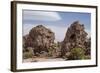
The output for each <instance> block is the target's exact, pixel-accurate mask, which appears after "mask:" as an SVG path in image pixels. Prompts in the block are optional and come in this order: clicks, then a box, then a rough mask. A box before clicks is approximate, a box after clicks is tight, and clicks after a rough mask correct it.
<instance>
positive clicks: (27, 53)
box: [23, 48, 33, 59]
mask: <svg viewBox="0 0 100 73" xmlns="http://www.w3.org/2000/svg"><path fill="white" fill-rule="evenodd" d="M27 49H28V51H26V52H23V59H28V58H32V56H33V51H32V49H31V48H27Z"/></svg>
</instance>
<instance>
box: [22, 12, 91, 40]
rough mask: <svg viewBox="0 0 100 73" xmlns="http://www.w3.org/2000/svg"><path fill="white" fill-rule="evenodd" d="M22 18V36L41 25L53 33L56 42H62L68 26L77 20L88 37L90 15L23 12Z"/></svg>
mask: <svg viewBox="0 0 100 73" xmlns="http://www.w3.org/2000/svg"><path fill="white" fill-rule="evenodd" d="M22 17H23V18H22V23H23V35H26V34H28V32H29V30H31V29H32V28H33V27H35V26H37V25H41V24H42V25H44V26H45V27H47V28H49V29H51V30H52V31H53V32H55V36H56V39H55V40H56V41H62V40H63V39H64V37H65V33H66V31H67V28H68V27H69V26H70V24H72V23H73V22H74V21H77V20H78V21H80V23H81V24H84V26H85V29H86V31H87V32H88V34H89V35H88V36H90V31H91V14H90V13H79V12H58V11H57V12H53V11H52V12H51V11H32V10H23V16H22Z"/></svg>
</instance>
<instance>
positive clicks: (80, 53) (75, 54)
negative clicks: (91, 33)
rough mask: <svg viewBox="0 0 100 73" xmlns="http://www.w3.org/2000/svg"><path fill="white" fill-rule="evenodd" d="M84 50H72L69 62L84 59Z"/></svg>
mask: <svg viewBox="0 0 100 73" xmlns="http://www.w3.org/2000/svg"><path fill="white" fill-rule="evenodd" d="M84 57H85V55H84V50H83V49H82V48H73V49H71V52H70V55H69V57H68V60H81V59H84Z"/></svg>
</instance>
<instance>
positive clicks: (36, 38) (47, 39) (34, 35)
mask: <svg viewBox="0 0 100 73" xmlns="http://www.w3.org/2000/svg"><path fill="white" fill-rule="evenodd" d="M23 39H24V44H23V46H24V47H25V48H27V47H33V48H34V53H35V54H38V53H41V52H42V51H45V52H48V49H49V48H50V46H52V45H53V44H54V39H55V34H54V33H53V32H52V31H51V30H50V29H48V28H46V27H44V26H43V25H38V26H36V27H34V28H32V29H31V30H30V31H29V34H28V35H27V36H24V37H23Z"/></svg>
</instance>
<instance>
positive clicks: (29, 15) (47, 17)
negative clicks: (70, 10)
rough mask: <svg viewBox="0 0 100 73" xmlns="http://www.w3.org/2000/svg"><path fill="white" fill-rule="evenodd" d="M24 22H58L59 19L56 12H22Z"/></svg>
mask: <svg viewBox="0 0 100 73" xmlns="http://www.w3.org/2000/svg"><path fill="white" fill-rule="evenodd" d="M23 15H24V20H42V21H58V20H60V19H61V17H60V15H59V14H58V13H57V12H46V11H28V10H27V11H23Z"/></svg>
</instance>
